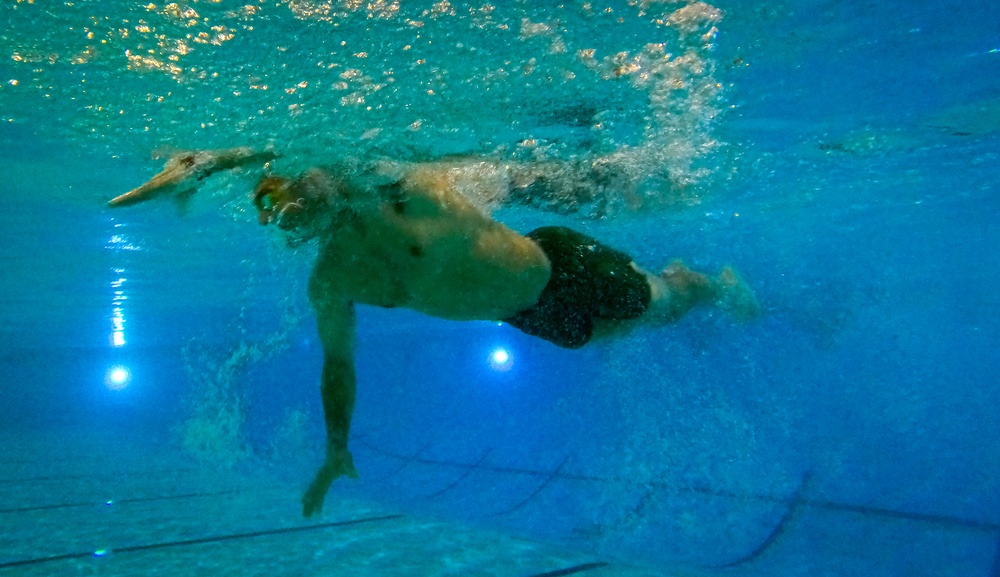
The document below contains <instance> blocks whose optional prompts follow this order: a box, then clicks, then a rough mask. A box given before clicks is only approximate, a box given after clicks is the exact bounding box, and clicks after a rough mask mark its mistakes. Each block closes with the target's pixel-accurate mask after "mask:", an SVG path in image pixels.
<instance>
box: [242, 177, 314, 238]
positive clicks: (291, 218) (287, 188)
mask: <svg viewBox="0 0 1000 577" xmlns="http://www.w3.org/2000/svg"><path fill="white" fill-rule="evenodd" d="M294 188H295V187H293V186H292V182H291V181H290V180H288V179H287V178H281V177H280V176H265V177H264V178H262V179H261V181H260V182H259V183H257V188H256V189H254V192H253V203H254V206H255V207H257V222H259V223H260V224H262V225H268V224H271V223H274V224H277V225H278V228H281V229H282V230H291V229H293V228H296V227H297V226H299V225H301V224H302V222H303V220H304V216H305V208H306V200H305V199H304V198H301V197H300V196H299V195H298V194H297V193H296V192H295V190H294Z"/></svg>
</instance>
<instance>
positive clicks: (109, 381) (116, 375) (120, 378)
mask: <svg viewBox="0 0 1000 577" xmlns="http://www.w3.org/2000/svg"><path fill="white" fill-rule="evenodd" d="M131 378H132V374H131V373H129V370H128V369H127V368H125V367H123V366H121V365H119V366H115V367H111V368H110V369H109V370H108V374H107V376H105V377H104V384H105V385H107V387H108V388H109V389H111V390H112V391H120V390H122V389H124V388H125V387H127V386H128V383H129V381H130V380H131Z"/></svg>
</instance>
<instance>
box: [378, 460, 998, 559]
mask: <svg viewBox="0 0 1000 577" xmlns="http://www.w3.org/2000/svg"><path fill="white" fill-rule="evenodd" d="M366 445H367V446H368V448H369V449H371V450H372V451H374V452H376V453H379V454H381V455H385V456H387V457H390V458H393V459H411V460H412V461H413V462H415V463H420V464H424V465H437V466H442V467H454V468H460V469H469V468H470V467H474V465H473V464H470V463H462V462H459V461H449V460H445V459H427V458H412V457H408V456H406V455H401V454H399V453H394V452H392V451H387V450H385V449H382V448H379V447H376V446H374V445H371V444H368V443H366ZM475 468H476V470H480V471H488V472H491V473H507V474H514V475H527V476H531V477H540V478H544V479H546V484H547V483H550V482H551V481H553V480H555V479H559V480H563V481H586V482H592V483H625V484H630V483H633V482H632V481H630V480H629V479H621V478H614V477H609V478H605V477H597V476H594V475H582V474H578V473H564V472H562V471H559V472H558V474H556V475H553V474H552V472H550V471H540V470H538V469H526V468H520V467H499V466H492V465H482V466H479V467H475ZM648 484H649V486H651V487H655V488H658V489H668V490H672V491H680V492H686V493H697V494H700V495H709V496H712V497H725V498H730V499H738V500H741V501H760V502H764V503H778V504H785V505H788V501H787V499H786V498H785V497H780V496H775V495H766V494H762V493H750V492H747V493H740V492H737V491H727V490H722V489H713V488H711V487H707V486H698V485H687V486H677V485H673V484H670V483H663V482H658V481H651V482H649V483H648ZM799 504H800V505H804V506H806V507H812V508H815V509H821V510H827V511H839V512H845V513H855V514H858V515H862V516H869V517H888V518H891V519H903V520H907V521H914V522H918V523H930V524H934V525H944V526H949V527H951V528H963V529H973V530H977V531H1000V521H981V520H978V519H968V518H962V517H952V516H949V515H939V514H935V513H917V512H911V511H899V510H896V509H888V508H884V507H872V506H868V505H854V504H851V503H839V502H836V501H829V500H825V499H810V498H805V497H804V498H802V499H800V500H799ZM996 577H1000V574H998V575H997V576H996Z"/></svg>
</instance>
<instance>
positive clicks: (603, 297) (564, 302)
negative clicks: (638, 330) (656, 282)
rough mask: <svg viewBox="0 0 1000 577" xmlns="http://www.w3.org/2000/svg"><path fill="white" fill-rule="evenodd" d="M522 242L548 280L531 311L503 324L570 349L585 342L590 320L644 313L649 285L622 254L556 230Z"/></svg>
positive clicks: (533, 234)
mask: <svg viewBox="0 0 1000 577" xmlns="http://www.w3.org/2000/svg"><path fill="white" fill-rule="evenodd" d="M525 236H527V237H528V238H530V239H532V240H534V241H535V242H536V243H538V245H539V246H540V247H541V248H542V251H543V252H545V254H546V256H548V257H549V261H550V262H551V263H552V277H551V278H550V279H549V283H548V284H547V285H545V289H544V290H542V294H541V296H540V297H539V299H538V302H537V303H535V305H534V306H532V307H531V308H529V309H528V310H525V311H522V312H520V313H517V314H516V315H514V316H512V317H510V318H507V319H504V322H506V323H508V324H510V325H511V326H513V327H516V328H518V329H520V330H521V331H523V332H525V333H527V334H529V335H532V336H536V337H540V338H543V339H545V340H547V341H549V342H552V343H554V344H556V345H559V346H560V347H565V348H569V349H576V348H580V347H582V346H583V345H585V344H587V341H589V340H590V337H591V336H592V335H593V332H594V319H607V320H626V319H634V318H638V317H640V316H641V315H642V314H643V313H644V312H646V309H648V308H649V301H650V298H651V297H652V294H651V292H650V288H649V282H647V280H646V277H645V275H643V274H642V273H641V272H639V271H637V270H635V269H634V268H632V264H631V263H632V259H631V257H629V256H628V255H627V254H625V253H623V252H621V251H618V250H615V249H613V248H609V247H606V246H603V245H601V244H600V243H599V242H597V241H596V240H594V239H593V238H591V237H589V236H586V235H583V234H580V233H578V232H575V231H573V230H571V229H568V228H566V227H561V226H546V227H542V228H539V229H536V230H533V231H531V232H529V233H528V234H527V235H525Z"/></svg>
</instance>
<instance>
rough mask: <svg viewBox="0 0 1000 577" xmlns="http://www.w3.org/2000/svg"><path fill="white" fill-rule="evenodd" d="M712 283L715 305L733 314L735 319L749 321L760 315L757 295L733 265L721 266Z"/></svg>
mask: <svg viewBox="0 0 1000 577" xmlns="http://www.w3.org/2000/svg"><path fill="white" fill-rule="evenodd" d="M714 284H715V304H716V306H718V307H719V308H720V309H722V310H724V311H726V312H728V313H729V314H731V315H733V318H735V319H736V320H737V321H740V322H746V321H751V320H753V319H755V318H757V317H759V316H760V314H761V308H760V302H758V301H757V296H756V295H754V292H753V289H751V288H750V285H748V284H747V283H746V281H744V280H743V278H742V277H741V276H740V275H739V274H737V273H736V270H735V269H733V267H730V266H727V267H725V268H723V269H722V272H721V273H719V276H718V278H717V279H715V282H714Z"/></svg>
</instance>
